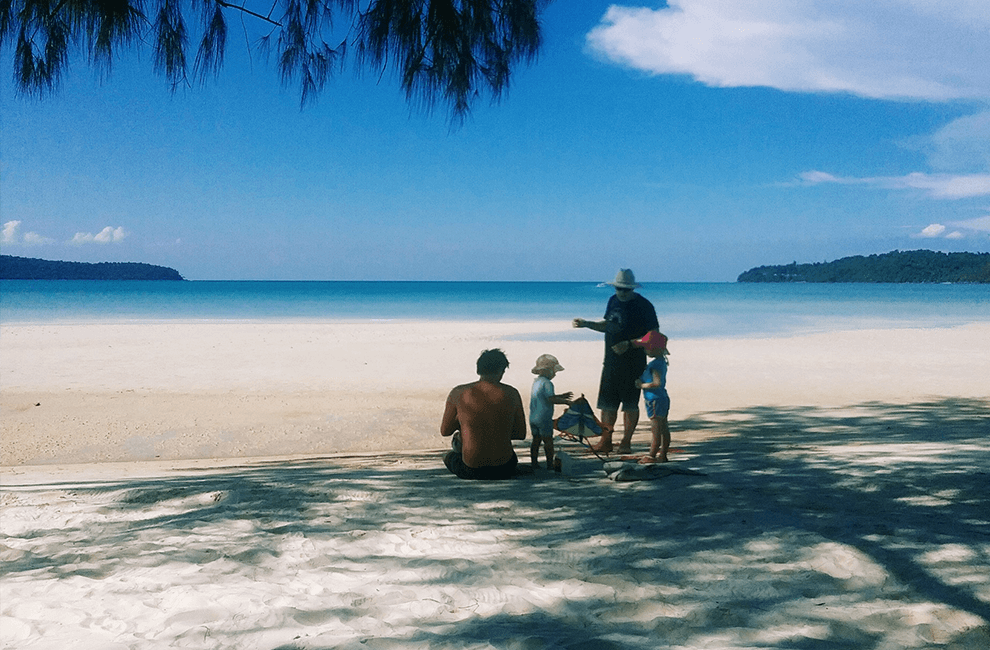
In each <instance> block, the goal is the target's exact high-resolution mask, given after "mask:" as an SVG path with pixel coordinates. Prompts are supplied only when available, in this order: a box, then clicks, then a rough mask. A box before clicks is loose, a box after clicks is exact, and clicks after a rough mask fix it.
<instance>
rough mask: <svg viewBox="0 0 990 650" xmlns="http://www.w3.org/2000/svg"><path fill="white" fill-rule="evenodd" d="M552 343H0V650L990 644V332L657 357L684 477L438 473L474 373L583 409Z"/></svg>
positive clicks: (861, 334)
mask: <svg viewBox="0 0 990 650" xmlns="http://www.w3.org/2000/svg"><path fill="white" fill-rule="evenodd" d="M568 327H569V324H567V323H557V322H553V323H550V322H546V323H514V322H504V323H502V322H499V323H492V324H484V323H452V322H444V323H435V322H376V323H361V322H353V323H335V324H299V323H296V324H271V323H267V324H262V323H257V324H254V323H157V324H154V323H153V324H149V323H133V324H95V323H94V324H68V325H44V326H42V325H10V326H3V327H2V328H0V354H2V365H0V409H2V430H0V465H2V467H0V483H2V492H0V499H2V501H0V507H2V509H0V562H2V575H0V645H2V647H4V648H52V649H56V648H57V649H59V650H62V649H64V648H68V647H72V648H100V649H103V648H172V647H182V648H259V649H266V650H271V649H275V648H281V649H288V648H293V649H303V648H658V647H670V648H883V649H887V648H891V649H893V648H934V647H950V648H974V649H976V648H979V649H981V650H983V649H985V648H986V647H990V497H988V494H990V491H988V487H990V397H988V394H990V383H988V382H987V380H986V369H987V368H988V367H990V344H988V341H990V326H988V325H986V324H974V325H968V326H964V327H958V328H951V329H949V328H946V329H883V330H880V329H878V330H850V331H834V332H821V333H812V334H801V335H795V336H786V337H778V338H768V339H760V338H724V339H696V340H681V341H678V340H673V341H671V344H670V347H671V351H672V355H671V366H670V374H669V377H668V381H669V390H670V393H671V397H672V402H673V406H672V411H671V429H672V435H673V444H672V447H673V453H672V456H671V458H672V463H671V464H670V465H671V466H672V467H676V468H680V469H686V470H692V471H694V472H696V473H697V474H694V475H692V474H681V473H674V474H670V475H667V476H664V477H662V478H658V479H657V480H650V481H634V482H616V481H612V480H609V479H608V478H607V477H606V476H605V473H604V472H603V471H601V469H600V463H598V462H597V461H595V460H594V459H589V458H587V457H581V456H578V453H579V451H580V450H579V449H577V448H574V445H570V447H571V449H570V451H571V452H572V453H573V454H574V455H575V458H578V459H579V461H578V463H577V465H578V468H577V469H576V470H575V471H572V472H570V475H567V476H564V475H558V474H555V473H553V472H549V471H546V470H540V471H539V472H537V473H536V474H535V475H532V476H525V477H520V478H518V479H516V480H514V481H509V482H502V483H488V484H479V483H467V482H463V481H459V480H458V479H456V478H454V477H453V476H451V475H450V474H448V473H447V472H446V470H445V469H444V468H443V466H442V464H441V463H440V460H439V456H440V452H441V450H442V449H443V447H444V443H443V441H442V440H441V439H440V437H439V435H438V433H437V427H438V421H439V417H440V414H441V412H442V408H443V400H444V397H445V395H446V392H447V391H448V390H449V388H450V387H451V386H453V385H454V384H457V383H462V382H465V381H471V380H473V379H474V360H475V359H476V357H477V355H478V353H479V352H480V351H481V350H482V349H484V348H487V347H501V348H502V349H504V350H505V351H506V353H507V355H508V357H509V360H510V362H511V363H512V366H511V367H510V369H509V373H508V374H507V376H506V381H507V382H508V383H510V384H513V385H515V386H517V387H518V388H519V389H520V390H521V391H522V392H524V393H526V392H527V391H528V388H529V385H530V383H531V381H532V375H531V374H530V373H529V369H530V367H531V366H532V363H533V361H534V360H535V359H536V357H537V356H538V355H539V354H541V353H544V352H549V353H552V354H554V355H556V356H557V357H558V358H559V359H560V361H561V363H562V364H563V365H564V367H565V371H564V372H562V373H560V374H559V375H558V377H557V378H556V379H555V381H554V383H555V386H556V387H557V389H558V390H560V391H563V390H571V391H574V392H575V393H585V394H587V396H588V397H589V398H590V399H591V401H592V402H594V397H595V393H596V388H597V376H598V370H599V367H600V363H601V347H602V344H601V341H600V340H599V339H597V338H595V337H593V336H588V335H587V333H583V332H577V331H572V330H569V329H568ZM633 442H634V447H635V448H636V450H645V448H646V447H647V445H648V442H649V432H648V424H647V423H646V422H645V421H644V422H641V424H640V427H639V429H638V430H637V434H636V436H635V438H634V441H633ZM527 448H528V442H527V443H520V445H519V448H518V451H519V453H520V456H521V457H522V458H524V459H525V458H526V457H527V456H528V449H527Z"/></svg>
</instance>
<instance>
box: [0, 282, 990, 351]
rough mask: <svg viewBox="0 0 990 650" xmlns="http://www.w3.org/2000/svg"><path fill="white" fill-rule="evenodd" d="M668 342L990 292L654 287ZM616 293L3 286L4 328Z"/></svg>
mask: <svg viewBox="0 0 990 650" xmlns="http://www.w3.org/2000/svg"><path fill="white" fill-rule="evenodd" d="M640 293H642V294H643V295H644V296H646V297H647V298H649V299H650V301H651V302H653V304H654V305H655V306H656V308H657V314H658V316H659V318H660V323H661V329H662V330H663V331H664V332H665V333H667V334H668V335H669V336H672V337H677V338H684V337H703V336H732V335H752V334H762V333H765V334H779V333H787V332H808V331H820V330H828V329H833V328H835V327H849V328H867V327H950V326H955V325H961V324H965V323H970V322H990V286H988V285H948V284H945V285H917V284H748V283H746V284H739V283H658V284H646V285H644V286H643V288H642V289H640ZM610 295H612V289H611V288H610V287H608V286H602V285H599V284H595V283H590V282H588V283H582V282H549V283H540V282H253V281H252V282H238V281H230V282H207V281H192V282H96V281H93V282H90V281H17V280H3V281H0V323H3V324H14V323H76V322H92V321H104V322H107V321H108V322H143V321H186V322H188V321H273V322H275V321H279V322H328V321H341V320H402V319H435V320H544V319H551V320H556V319H559V320H561V321H562V328H563V330H565V331H566V328H567V327H568V326H569V321H570V319H572V318H574V317H578V316H579V317H582V318H597V317H600V316H601V314H602V312H603V311H604V308H605V302H606V301H607V299H608V297H609V296H610Z"/></svg>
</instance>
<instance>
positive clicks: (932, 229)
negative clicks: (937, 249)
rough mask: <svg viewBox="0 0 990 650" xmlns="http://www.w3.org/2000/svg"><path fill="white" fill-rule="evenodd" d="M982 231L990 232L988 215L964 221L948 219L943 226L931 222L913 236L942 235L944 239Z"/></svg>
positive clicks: (976, 233) (966, 235) (962, 237)
mask: <svg viewBox="0 0 990 650" xmlns="http://www.w3.org/2000/svg"><path fill="white" fill-rule="evenodd" d="M949 227H952V228H953V230H949ZM946 231H948V232H946ZM983 233H990V215H987V216H985V217H977V218H976V219H967V220H965V221H950V222H949V225H948V226H944V225H942V224H940V223H933V224H930V225H928V226H926V227H925V228H923V229H922V230H921V232H919V233H917V234H915V235H913V237H920V238H923V239H934V238H936V237H943V238H944V239H965V238H966V237H968V236H969V235H978V234H983Z"/></svg>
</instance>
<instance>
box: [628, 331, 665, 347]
mask: <svg viewBox="0 0 990 650" xmlns="http://www.w3.org/2000/svg"><path fill="white" fill-rule="evenodd" d="M633 343H635V344H636V347H640V348H643V349H644V350H646V351H647V352H654V351H658V352H665V351H666V350H667V337H666V336H665V335H663V334H661V333H660V332H658V331H656V330H651V331H649V332H647V333H646V336H644V337H643V338H641V339H636V340H635V341H633Z"/></svg>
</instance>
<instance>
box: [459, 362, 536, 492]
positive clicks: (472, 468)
mask: <svg viewBox="0 0 990 650" xmlns="http://www.w3.org/2000/svg"><path fill="white" fill-rule="evenodd" d="M508 367H509V360H508V359H506V358H505V353H504V352H502V351H501V350H497V349H496V350H485V351H484V352H482V353H481V356H480V357H478V364H477V369H478V376H479V377H480V379H479V380H478V381H476V382H474V383H471V384H463V385H461V386H457V387H456V388H454V389H453V390H452V391H450V395H449V396H448V397H447V406H446V408H445V409H444V413H443V421H442V422H441V423H440V435H442V436H452V435H454V432H456V431H460V432H461V435H460V441H459V444H458V441H457V439H456V438H455V444H454V449H453V451H449V452H447V455H446V456H444V459H443V463H444V465H446V466H447V469H449V470H450V471H451V472H452V473H454V474H456V475H457V476H458V477H460V478H465V479H480V480H497V479H504V478H512V477H513V476H515V474H516V465H517V464H518V463H519V459H518V458H517V457H516V452H515V450H513V448H512V441H513V440H525V439H526V417H525V415H524V414H523V404H522V398H521V397H520V396H519V391H517V390H516V389H515V388H513V387H512V386H509V385H507V384H503V383H502V376H503V375H504V374H505V369H506V368H508Z"/></svg>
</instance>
